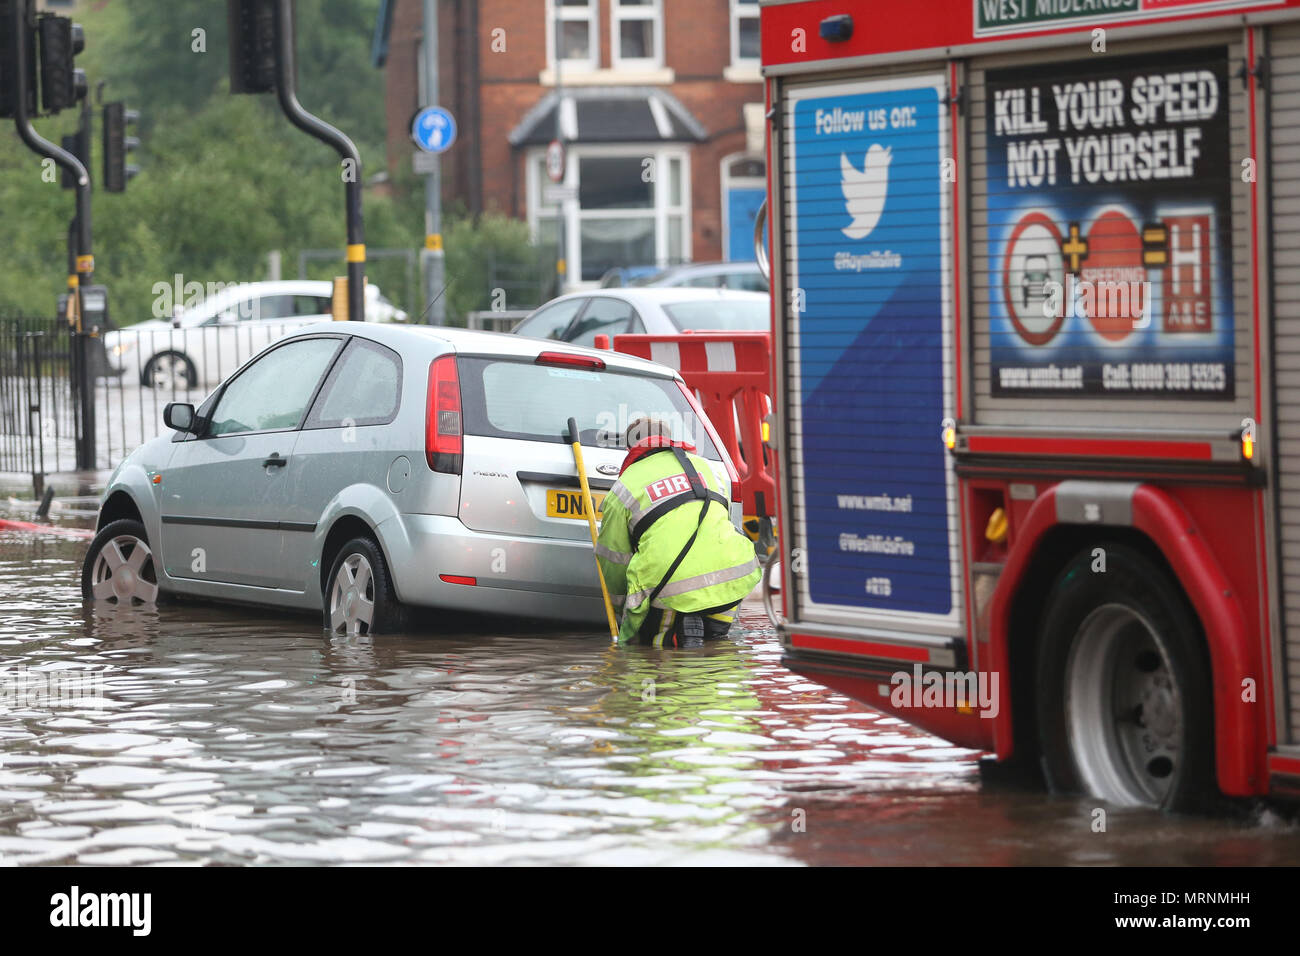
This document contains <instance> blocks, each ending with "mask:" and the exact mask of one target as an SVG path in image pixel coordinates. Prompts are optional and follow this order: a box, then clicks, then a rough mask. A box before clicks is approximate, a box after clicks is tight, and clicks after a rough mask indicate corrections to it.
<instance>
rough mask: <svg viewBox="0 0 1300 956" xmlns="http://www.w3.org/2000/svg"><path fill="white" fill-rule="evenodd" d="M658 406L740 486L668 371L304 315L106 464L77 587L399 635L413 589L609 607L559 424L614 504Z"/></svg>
mask: <svg viewBox="0 0 1300 956" xmlns="http://www.w3.org/2000/svg"><path fill="white" fill-rule="evenodd" d="M647 414H648V415H653V416H655V417H657V418H661V419H663V420H664V421H666V422H669V423H671V424H672V426H673V430H674V432H675V434H674V436H673V437H674V438H680V439H683V440H685V441H689V442H691V443H692V444H694V445H696V447H697V448H698V449H699V451H700V454H701V455H702V456H703V457H705V458H706V459H708V460H709V461H710V462H712V463H713V466H714V470H715V472H716V473H717V476H718V479H719V481H720V482H721V483H722V485H723V486H724V487H725V488H732V489H734V488H735V487H736V472H735V468H734V466H733V465H732V464H731V462H730V460H729V459H728V458H727V456H726V452H725V450H724V449H723V447H722V443H721V442H720V441H718V439H717V436H716V434H715V433H714V432H713V428H712V426H711V425H710V424H709V423H708V420H707V419H706V418H705V417H704V415H703V413H702V412H701V411H700V409H699V405H698V403H697V401H696V399H695V397H694V395H693V394H692V393H691V392H690V391H689V390H688V389H687V388H686V386H685V385H684V383H683V382H682V380H681V377H680V376H679V375H678V374H677V373H676V372H675V371H674V370H672V369H670V368H666V367H664V366H661V365H656V364H653V363H650V362H645V361H641V360H639V359H636V358H632V357H630V356H626V355H621V354H618V353H614V352H606V351H593V350H589V349H584V348H579V347H576V346H569V345H563V344H559V343H555V342H547V341H542V340H535V339H529V338H524V337H520V336H516V335H498V334H494V333H488V332H466V331H463V330H459V329H446V328H431V327H423V326H405V327H403V326H387V325H370V324H361V323H331V322H326V323H321V324H318V325H312V326H308V327H306V328H304V329H301V330H300V331H298V332H296V333H295V334H293V335H291V336H289V337H288V338H285V339H283V340H281V341H280V342H278V343H276V344H274V345H272V346H271V347H269V348H267V349H266V350H265V351H263V352H262V353H261V354H259V355H258V356H256V357H255V358H254V359H252V360H251V361H250V362H248V364H246V365H244V366H243V367H242V368H241V369H239V371H237V372H236V373H235V374H233V375H232V376H231V377H230V378H229V379H227V380H226V381H225V382H224V383H223V384H222V385H221V386H220V387H218V388H217V389H216V390H215V391H214V392H213V393H212V394H211V395H209V396H208V397H207V399H206V400H205V401H204V402H203V403H202V404H201V405H200V406H199V407H198V408H197V409H196V408H194V407H193V406H192V405H188V404H182V403H173V404H170V405H168V406H167V407H166V409H165V410H164V413H163V417H164V420H165V421H166V423H167V425H168V427H169V428H171V429H172V430H173V434H171V435H164V436H161V437H159V438H156V439H154V440H153V441H150V442H147V443H146V444H144V445H142V446H140V447H139V448H137V449H136V450H135V451H134V452H132V453H131V454H130V455H128V456H127V457H126V458H125V459H124V460H123V461H122V463H121V464H120V465H118V467H117V469H116V470H115V471H114V472H113V475H112V477H111V478H110V480H109V483H108V487H107V489H106V490H105V493H104V500H103V503H102V505H101V507H100V511H99V520H98V533H97V535H96V537H95V539H94V541H93V542H92V544H91V547H90V551H89V552H88V553H87V556H86V561H85V565H84V567H83V569H82V592H83V595H84V596H85V598H86V599H87V600H91V601H106V602H114V603H117V604H124V605H125V604H139V603H150V602H153V601H156V600H157V599H158V598H159V597H160V596H167V595H189V596H194V597H199V598H205V599H216V600H226V601H235V602H241V603H247V604H261V605H268V606H275V607H280V608H300V609H303V610H305V611H311V610H316V611H321V612H323V616H324V621H325V625H326V627H328V628H330V629H331V630H332V631H335V632H338V633H349V634H366V633H372V632H375V633H377V632H382V631H388V632H391V631H395V630H400V629H401V628H402V627H403V626H404V624H405V622H406V615H405V611H406V609H407V608H408V607H410V606H417V605H419V606H428V607H439V608H451V609H457V610H463V611H487V612H495V613H505V614H514V615H523V616H531V617H538V618H547V619H553V620H576V621H590V622H593V623H595V622H599V621H603V619H604V610H603V607H602V603H601V597H600V586H599V582H598V579H597V577H596V570H595V559H594V557H593V555H592V547H591V539H590V536H589V531H588V528H587V523H586V513H585V511H584V507H583V500H582V495H581V493H580V491H579V482H578V477H577V470H576V468H575V465H574V456H573V450H572V447H571V446H570V444H569V443H568V440H567V437H566V430H567V429H566V423H567V422H568V420H569V419H570V418H574V419H576V420H577V423H578V428H579V432H580V437H581V441H582V444H583V458H584V464H585V466H586V468H587V469H588V471H589V474H588V479H589V482H590V485H591V488H592V492H593V495H594V496H595V498H596V507H597V512H599V507H600V501H601V500H602V499H603V497H604V494H603V492H606V491H608V489H609V488H611V487H612V486H613V483H614V479H615V478H616V477H617V475H618V468H619V464H620V463H621V461H622V459H623V456H624V454H625V449H624V448H623V447H622V442H623V434H624V432H625V431H626V428H627V425H628V423H629V422H630V421H634V420H635V419H636V418H637V417H640V416H643V415H647ZM738 511H739V509H738V506H733V512H736V513H738Z"/></svg>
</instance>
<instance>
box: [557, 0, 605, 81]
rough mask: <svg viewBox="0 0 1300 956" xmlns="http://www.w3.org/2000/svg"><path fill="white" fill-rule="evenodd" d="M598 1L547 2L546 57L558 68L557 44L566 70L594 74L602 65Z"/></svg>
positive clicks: (567, 0) (562, 0) (562, 64)
mask: <svg viewBox="0 0 1300 956" xmlns="http://www.w3.org/2000/svg"><path fill="white" fill-rule="evenodd" d="M597 19H598V15H597V6H596V0H546V56H547V60H548V62H549V63H550V64H551V68H552V69H554V68H555V61H556V56H555V53H556V44H557V41H558V44H559V47H560V50H561V53H562V56H563V62H562V63H561V67H562V68H563V69H570V70H572V69H577V70H594V69H596V67H597V66H599V65H600V39H599V37H600V33H599V32H598V31H597Z"/></svg>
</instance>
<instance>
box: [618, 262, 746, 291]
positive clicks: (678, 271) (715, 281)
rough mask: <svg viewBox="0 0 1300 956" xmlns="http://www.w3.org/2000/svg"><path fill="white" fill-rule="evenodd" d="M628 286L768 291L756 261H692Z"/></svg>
mask: <svg viewBox="0 0 1300 956" xmlns="http://www.w3.org/2000/svg"><path fill="white" fill-rule="evenodd" d="M631 284H632V285H634V286H651V287H655V288H665V287H667V288H671V287H674V286H691V287H693V288H697V289H737V290H740V291H742V292H767V291H769V290H770V287H769V285H768V282H767V278H766V277H765V276H764V275H763V273H762V272H761V271H760V270H759V268H758V263H757V262H692V263H687V264H685V265H680V266H669V267H668V268H667V269H664V270H662V271H660V272H655V273H653V274H651V275H647V276H642V277H640V278H637V279H633V280H632V282H631Z"/></svg>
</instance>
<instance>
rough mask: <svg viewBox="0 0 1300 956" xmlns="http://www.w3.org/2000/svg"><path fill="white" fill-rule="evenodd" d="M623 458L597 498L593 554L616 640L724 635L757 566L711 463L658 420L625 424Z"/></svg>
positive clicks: (696, 641) (693, 641)
mask: <svg viewBox="0 0 1300 956" xmlns="http://www.w3.org/2000/svg"><path fill="white" fill-rule="evenodd" d="M627 448H628V452H627V457H626V458H624V459H623V466H622V468H621V469H620V471H619V479H618V481H617V482H616V483H615V484H614V487H613V488H612V489H611V490H610V492H609V494H608V495H607V496H606V497H605V502H604V506H603V512H602V515H601V522H600V536H599V539H598V543H597V545H596V556H597V559H598V560H599V561H600V567H601V571H602V572H603V573H604V575H605V583H606V585H607V586H608V588H609V593H610V597H611V599H612V600H613V602H614V607H615V609H617V610H621V612H622V619H621V621H620V624H619V633H618V639H619V643H620V644H628V643H631V642H633V641H637V642H639V643H642V644H650V645H653V646H655V647H698V646H700V645H702V644H703V643H704V641H706V640H716V639H718V638H721V637H725V636H726V634H727V631H729V630H730V629H731V623H732V621H733V620H734V619H735V616H736V610H737V608H738V606H739V605H740V602H741V600H742V599H743V598H744V597H745V595H747V594H749V592H750V591H752V590H753V588H754V585H755V584H757V583H758V580H759V577H760V574H761V572H760V571H759V567H758V562H757V561H756V560H755V557H754V544H753V542H752V541H750V540H749V538H747V537H745V536H744V535H743V534H741V533H740V532H739V531H737V530H736V528H735V525H733V524H732V523H731V514H730V512H731V503H730V502H729V501H728V500H727V499H726V498H725V497H724V496H723V495H722V492H721V491H720V490H719V489H720V486H719V482H718V479H717V477H716V476H715V475H714V474H713V469H712V468H710V467H709V464H708V462H706V461H705V460H704V459H703V458H700V457H698V456H696V455H693V454H691V452H694V451H695V446H693V445H690V444H687V443H686V442H681V441H674V440H673V439H672V438H671V430H670V429H669V427H668V426H667V425H666V424H665V423H664V422H662V421H659V420H657V419H648V418H638V419H637V420H636V421H634V422H632V424H631V425H630V426H628V430H627Z"/></svg>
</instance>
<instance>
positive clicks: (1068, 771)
mask: <svg viewBox="0 0 1300 956" xmlns="http://www.w3.org/2000/svg"><path fill="white" fill-rule="evenodd" d="M1103 568H1104V570H1102V569H1103ZM1038 638H1039V642H1038V648H1039V652H1038V665H1037V678H1038V679H1037V696H1038V699H1037V710H1038V733H1039V744H1040V747H1041V752H1042V760H1043V771H1044V775H1045V776H1046V778H1047V783H1048V786H1049V787H1050V788H1051V789H1052V790H1053V791H1054V792H1058V793H1079V794H1086V795H1088V796H1091V797H1094V798H1097V799H1099V800H1105V801H1107V802H1109V803H1113V804H1118V805H1121V806H1150V807H1159V808H1162V809H1166V810H1172V811H1194V810H1201V809H1206V808H1208V806H1209V804H1210V802H1211V800H1213V799H1214V798H1215V797H1216V796H1217V789H1216V787H1215V776H1214V699H1213V696H1212V693H1211V680H1210V666H1209V653H1208V650H1207V648H1206V646H1205V639H1204V637H1203V634H1202V630H1201V625H1200V622H1199V621H1198V620H1197V618H1196V616H1195V614H1194V612H1193V611H1192V609H1191V607H1190V606H1189V604H1188V602H1187V600H1186V598H1185V597H1184V596H1183V593H1182V590H1181V589H1180V588H1179V587H1178V585H1177V584H1176V583H1175V581H1174V580H1173V578H1172V577H1171V576H1170V574H1169V573H1168V572H1167V571H1165V570H1164V569H1163V568H1161V567H1159V566H1157V565H1156V564H1155V563H1154V562H1153V561H1152V560H1150V559H1148V558H1146V557H1144V556H1143V555H1142V554H1141V553H1140V552H1138V551H1137V550H1135V549H1133V548H1132V547H1129V546H1127V545H1123V544H1119V543H1116V542H1100V543H1098V545H1097V546H1096V547H1094V548H1089V549H1087V550H1085V551H1081V552H1080V553H1079V554H1077V555H1075V556H1074V558H1073V559H1072V560H1071V561H1070V562H1069V563H1068V564H1066V566H1065V569H1064V570H1063V571H1062V572H1061V574H1060V575H1059V576H1058V577H1057V579H1056V581H1055V583H1054V585H1053V587H1052V590H1051V591H1050V593H1049V595H1048V598H1047V603H1046V606H1045V609H1044V612H1043V617H1042V623H1041V626H1040V629H1039V634H1038Z"/></svg>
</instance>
